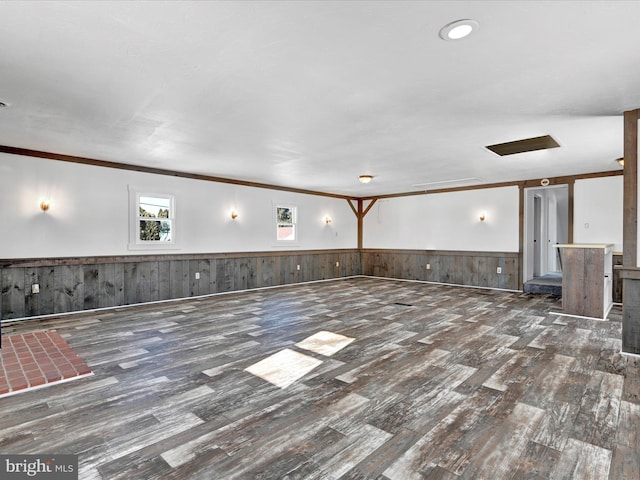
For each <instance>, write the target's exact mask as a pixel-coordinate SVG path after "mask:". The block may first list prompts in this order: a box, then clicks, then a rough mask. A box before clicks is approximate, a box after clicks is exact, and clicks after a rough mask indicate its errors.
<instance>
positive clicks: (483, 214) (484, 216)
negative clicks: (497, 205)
mask: <svg viewBox="0 0 640 480" xmlns="http://www.w3.org/2000/svg"><path fill="white" fill-rule="evenodd" d="M486 219H487V212H480V221H481V222H484V221H485V220H486Z"/></svg>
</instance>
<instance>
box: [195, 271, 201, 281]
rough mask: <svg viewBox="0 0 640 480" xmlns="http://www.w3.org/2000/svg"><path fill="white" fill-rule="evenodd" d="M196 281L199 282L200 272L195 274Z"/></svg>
mask: <svg viewBox="0 0 640 480" xmlns="http://www.w3.org/2000/svg"><path fill="white" fill-rule="evenodd" d="M196 280H200V272H196Z"/></svg>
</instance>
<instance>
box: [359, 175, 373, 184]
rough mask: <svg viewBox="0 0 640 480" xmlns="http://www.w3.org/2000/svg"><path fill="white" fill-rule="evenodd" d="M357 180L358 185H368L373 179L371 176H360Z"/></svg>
mask: <svg viewBox="0 0 640 480" xmlns="http://www.w3.org/2000/svg"><path fill="white" fill-rule="evenodd" d="M358 180H360V183H369V182H370V181H371V180H373V177H372V176H371V175H360V176H359V177H358Z"/></svg>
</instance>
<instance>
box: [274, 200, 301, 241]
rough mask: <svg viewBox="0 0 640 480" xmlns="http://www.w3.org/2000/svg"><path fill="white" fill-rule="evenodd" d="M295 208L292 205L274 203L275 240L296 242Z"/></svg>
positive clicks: (296, 213)
mask: <svg viewBox="0 0 640 480" xmlns="http://www.w3.org/2000/svg"><path fill="white" fill-rule="evenodd" d="M297 215H298V212H297V208H296V207H295V206H294V205H284V204H276V205H275V216H276V240H277V241H278V242H296V241H297V240H298V229H297V221H298V219H297Z"/></svg>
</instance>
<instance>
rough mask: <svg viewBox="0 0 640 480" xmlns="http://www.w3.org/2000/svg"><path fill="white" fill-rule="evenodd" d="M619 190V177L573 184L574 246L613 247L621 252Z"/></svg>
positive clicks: (621, 215) (620, 202)
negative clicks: (600, 245) (582, 244)
mask: <svg viewBox="0 0 640 480" xmlns="http://www.w3.org/2000/svg"><path fill="white" fill-rule="evenodd" d="M622 190H623V177H622V175H619V176H616V177H602V178H589V179H585V180H576V183H575V186H574V194H573V196H574V200H573V241H574V243H613V244H615V246H614V250H615V251H620V252H621V251H622V225H623V221H622V217H623V206H622V198H623V192H622Z"/></svg>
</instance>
